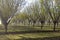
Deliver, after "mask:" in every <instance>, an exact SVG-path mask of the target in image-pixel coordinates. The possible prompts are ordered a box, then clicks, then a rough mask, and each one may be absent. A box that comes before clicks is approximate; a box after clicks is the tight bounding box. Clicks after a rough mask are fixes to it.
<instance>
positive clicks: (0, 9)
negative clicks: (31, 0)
mask: <svg viewBox="0 0 60 40" xmlns="http://www.w3.org/2000/svg"><path fill="white" fill-rule="evenodd" d="M22 2H23V1H22V0H0V17H1V20H2V23H3V24H4V26H5V32H7V26H8V24H9V22H10V20H11V18H12V17H13V16H14V14H15V13H16V12H17V11H18V7H19V4H20V6H21V4H22Z"/></svg>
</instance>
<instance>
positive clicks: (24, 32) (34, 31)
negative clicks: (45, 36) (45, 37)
mask: <svg viewBox="0 0 60 40" xmlns="http://www.w3.org/2000/svg"><path fill="white" fill-rule="evenodd" d="M44 32H60V30H56V31H53V30H30V31H20V32H19V31H18V32H7V33H6V32H0V35H7V34H26V33H44Z"/></svg>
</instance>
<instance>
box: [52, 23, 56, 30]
mask: <svg viewBox="0 0 60 40" xmlns="http://www.w3.org/2000/svg"><path fill="white" fill-rule="evenodd" d="M55 29H56V23H54V29H53V30H54V31H56V30H55Z"/></svg>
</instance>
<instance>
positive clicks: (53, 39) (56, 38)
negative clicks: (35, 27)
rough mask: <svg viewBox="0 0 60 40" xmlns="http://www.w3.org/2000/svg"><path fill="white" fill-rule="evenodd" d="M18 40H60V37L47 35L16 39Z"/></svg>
mask: <svg viewBox="0 0 60 40" xmlns="http://www.w3.org/2000/svg"><path fill="white" fill-rule="evenodd" d="M16 40H60V36H59V37H45V38H22V39H16Z"/></svg>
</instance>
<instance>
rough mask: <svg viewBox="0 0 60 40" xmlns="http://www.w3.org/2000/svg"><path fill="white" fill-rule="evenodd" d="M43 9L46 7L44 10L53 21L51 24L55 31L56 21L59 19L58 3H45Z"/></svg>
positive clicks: (49, 1) (50, 1)
mask: <svg viewBox="0 0 60 40" xmlns="http://www.w3.org/2000/svg"><path fill="white" fill-rule="evenodd" d="M57 1H59V0H57ZM45 7H46V10H47V12H48V14H49V15H50V17H51V19H52V21H53V24H54V28H53V30H54V31H55V28H56V24H57V23H58V20H59V18H60V13H59V11H60V6H59V2H56V0H48V1H45Z"/></svg>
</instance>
